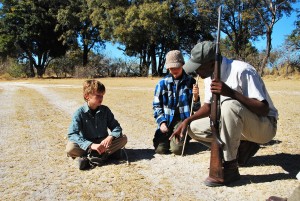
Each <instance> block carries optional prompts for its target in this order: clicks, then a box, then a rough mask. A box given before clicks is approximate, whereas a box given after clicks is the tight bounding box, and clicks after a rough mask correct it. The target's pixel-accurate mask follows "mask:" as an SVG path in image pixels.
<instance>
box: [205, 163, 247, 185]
mask: <svg viewBox="0 0 300 201" xmlns="http://www.w3.org/2000/svg"><path fill="white" fill-rule="evenodd" d="M223 167H224V179H222V178H212V177H210V176H208V177H207V178H206V180H205V181H204V184H205V185H206V186H210V187H216V186H223V185H228V184H230V183H231V182H234V181H237V180H239V179H240V178H241V175H240V173H239V169H238V163H237V160H232V161H225V162H224V164H223Z"/></svg>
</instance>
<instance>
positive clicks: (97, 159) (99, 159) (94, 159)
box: [89, 153, 108, 166]
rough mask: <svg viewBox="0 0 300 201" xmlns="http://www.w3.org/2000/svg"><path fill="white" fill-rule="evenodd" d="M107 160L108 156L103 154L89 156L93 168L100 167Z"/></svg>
mask: <svg viewBox="0 0 300 201" xmlns="http://www.w3.org/2000/svg"><path fill="white" fill-rule="evenodd" d="M107 159H108V154H107V153H104V154H101V155H100V156H89V161H90V162H91V164H93V165H95V166H102V165H103V164H104V163H105V162H106V161H107Z"/></svg>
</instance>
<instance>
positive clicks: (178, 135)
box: [169, 121, 188, 140]
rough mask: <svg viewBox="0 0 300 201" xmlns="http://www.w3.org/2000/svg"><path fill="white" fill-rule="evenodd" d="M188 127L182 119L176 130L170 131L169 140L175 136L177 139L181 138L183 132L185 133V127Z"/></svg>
mask: <svg viewBox="0 0 300 201" xmlns="http://www.w3.org/2000/svg"><path fill="white" fill-rule="evenodd" d="M187 127H188V124H187V121H183V122H182V123H181V124H180V125H179V126H178V127H177V128H176V130H175V131H174V132H173V133H172V135H171V136H170V138H169V140H171V139H172V138H173V137H176V138H177V139H182V138H183V137H184V134H185V133H186V129H187Z"/></svg>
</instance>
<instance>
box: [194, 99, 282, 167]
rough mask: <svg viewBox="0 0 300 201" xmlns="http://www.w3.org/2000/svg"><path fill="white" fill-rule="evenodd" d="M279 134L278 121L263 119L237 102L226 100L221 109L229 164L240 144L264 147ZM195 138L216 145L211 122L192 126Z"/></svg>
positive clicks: (222, 131) (195, 123)
mask: <svg viewBox="0 0 300 201" xmlns="http://www.w3.org/2000/svg"><path fill="white" fill-rule="evenodd" d="M276 131H277V120H276V119H275V117H262V116H258V115H256V114H254V113H253V112H251V111H250V110H248V109H247V108H246V107H245V106H244V105H242V104H241V103H240V102H238V101H236V100H226V101H224V102H223V103H222V105H221V117H220V137H221V140H222V141H223V142H224V143H225V146H224V149H223V154H224V160H225V161H231V160H234V159H236V157H237V151H238V147H239V145H240V140H247V141H251V142H256V143H258V144H264V143H267V142H269V141H270V140H272V139H273V138H274V136H275V134H276ZM189 135H190V136H191V138H193V139H195V140H197V141H200V142H204V144H205V143H206V144H209V143H210V142H211V141H212V136H211V131H210V120H209V118H203V119H199V120H195V121H193V122H192V123H191V124H190V129H189Z"/></svg>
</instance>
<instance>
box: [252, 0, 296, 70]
mask: <svg viewBox="0 0 300 201" xmlns="http://www.w3.org/2000/svg"><path fill="white" fill-rule="evenodd" d="M246 1H247V2H248V3H249V4H250V5H251V6H253V8H254V10H255V11H256V13H257V14H258V15H259V17H260V19H261V21H262V23H263V24H264V26H265V34H266V55H265V57H264V59H263V61H262V63H261V65H260V68H259V73H260V75H263V71H264V68H265V66H266V64H267V62H268V59H269V57H270V52H271V50H272V32H273V28H274V25H275V23H276V22H278V21H279V20H280V19H281V18H282V17H283V15H284V14H285V15H287V16H290V14H291V12H292V11H293V8H292V6H291V4H292V3H295V2H296V0H262V1H261V0H246Z"/></svg>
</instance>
